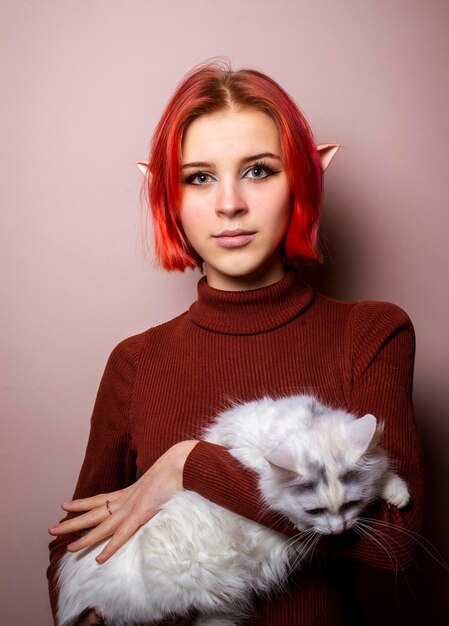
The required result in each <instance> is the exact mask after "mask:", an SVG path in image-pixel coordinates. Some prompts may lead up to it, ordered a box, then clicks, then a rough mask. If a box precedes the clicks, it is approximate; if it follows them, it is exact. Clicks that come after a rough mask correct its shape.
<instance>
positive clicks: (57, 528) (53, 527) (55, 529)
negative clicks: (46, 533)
mask: <svg viewBox="0 0 449 626" xmlns="http://www.w3.org/2000/svg"><path fill="white" fill-rule="evenodd" d="M59 528H60V526H59V524H55V525H54V526H50V528H49V530H50V532H51V533H55V532H56V531H58V530H59Z"/></svg>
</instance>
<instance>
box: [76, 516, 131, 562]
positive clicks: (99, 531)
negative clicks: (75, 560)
mask: <svg viewBox="0 0 449 626" xmlns="http://www.w3.org/2000/svg"><path fill="white" fill-rule="evenodd" d="M123 518H124V515H123V513H122V514H121V515H120V513H117V514H116V515H115V516H112V515H111V516H108V518H107V519H105V520H104V521H103V522H101V524H99V525H98V526H97V527H96V528H93V529H92V530H91V531H89V532H88V533H86V534H85V535H83V536H82V537H80V538H79V539H77V540H76V541H74V542H73V543H71V544H69V545H68V546H67V550H68V551H69V552H78V550H82V549H83V548H90V547H91V546H94V545H95V544H97V543H99V542H100V541H103V539H106V538H107V537H110V536H111V535H113V534H114V533H115V531H116V530H117V528H118V527H119V526H120V523H121V522H122V521H123Z"/></svg>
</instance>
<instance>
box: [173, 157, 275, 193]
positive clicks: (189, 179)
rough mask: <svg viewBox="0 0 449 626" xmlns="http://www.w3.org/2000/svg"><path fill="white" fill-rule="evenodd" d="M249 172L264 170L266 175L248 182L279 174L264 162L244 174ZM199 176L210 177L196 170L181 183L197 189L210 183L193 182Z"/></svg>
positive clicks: (255, 164) (252, 166) (258, 162)
mask: <svg viewBox="0 0 449 626" xmlns="http://www.w3.org/2000/svg"><path fill="white" fill-rule="evenodd" d="M251 170H264V171H265V173H266V176H262V177H261V178H251V179H250V180H264V179H265V178H268V177H269V176H273V174H277V173H278V172H279V170H275V169H273V168H272V167H271V166H270V165H268V163H266V162H265V161H256V163H254V165H251V167H250V168H249V169H247V170H246V172H245V174H248V172H251ZM201 174H203V175H204V176H210V174H207V172H203V171H202V170H197V171H196V172H192V174H189V176H187V178H185V179H184V180H183V181H182V182H183V183H184V184H186V185H196V186H197V187H200V186H202V185H205V184H207V183H208V182H210V181H206V182H204V183H195V182H193V181H194V180H195V179H196V178H197V176H200V175H201Z"/></svg>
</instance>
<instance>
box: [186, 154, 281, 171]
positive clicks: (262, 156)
mask: <svg viewBox="0 0 449 626" xmlns="http://www.w3.org/2000/svg"><path fill="white" fill-rule="evenodd" d="M267 157H269V158H271V159H278V160H279V161H281V160H282V159H281V157H280V156H278V155H277V154H273V153H272V152H260V153H259V154H252V155H251V156H247V157H244V158H243V159H242V160H241V161H240V162H241V163H242V164H244V163H249V162H250V161H257V160H258V159H266V158H267ZM187 167H215V163H212V162H211V161H192V163H184V165H183V166H182V167H181V169H185V168H187Z"/></svg>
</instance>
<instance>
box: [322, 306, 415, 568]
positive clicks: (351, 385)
mask: <svg viewBox="0 0 449 626" xmlns="http://www.w3.org/2000/svg"><path fill="white" fill-rule="evenodd" d="M348 332H350V335H351V337H350V338H349V341H348V342H347V345H348V347H349V350H348V360H349V365H350V366H349V367H348V368H347V375H348V379H347V385H346V387H347V393H348V398H347V401H348V408H349V410H350V411H351V412H353V413H355V414H356V415H360V416H361V415H364V414H365V413H372V414H374V415H375V416H376V418H377V419H378V420H382V421H383V423H384V433H383V436H382V440H381V442H380V443H381V446H382V447H383V448H384V449H385V450H386V451H387V453H388V456H389V458H390V460H391V462H392V467H393V469H394V471H395V472H396V473H398V474H399V475H400V476H401V477H402V478H403V479H404V480H405V481H406V482H407V485H408V487H409V491H410V494H411V500H410V503H409V505H408V506H407V507H406V508H405V509H403V510H398V509H397V508H396V507H394V506H390V505H388V504H386V503H382V504H379V505H378V506H377V508H376V509H373V511H372V513H371V514H370V515H369V516H368V515H367V516H366V521H365V522H364V529H365V530H364V531H362V529H361V527H360V530H359V531H358V533H357V532H355V531H352V532H349V533H345V534H344V535H341V536H340V537H332V538H328V539H327V540H326V541H327V542H328V544H329V549H330V550H331V551H333V552H335V553H336V554H337V555H340V556H342V557H344V558H349V559H352V560H355V561H358V562H361V563H366V564H368V565H371V566H373V567H377V568H379V569H382V570H384V571H390V572H396V571H398V570H401V569H404V567H406V566H407V565H408V564H409V563H410V562H411V560H412V558H413V553H414V549H415V547H416V543H417V542H416V538H417V533H418V532H419V531H420V529H421V522H422V509H423V465H422V454H421V447H420V444H419V440H418V434H417V428H416V423H415V418H414V410H413V402H412V389H413V370H414V356H415V334H414V330H413V326H412V323H411V321H410V319H409V318H408V316H407V315H406V313H405V312H404V311H402V309H400V308H399V307H397V306H395V305H392V304H388V303H379V302H360V303H358V304H357V305H356V306H355V307H354V310H353V319H352V324H351V326H350V328H349V331H348Z"/></svg>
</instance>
